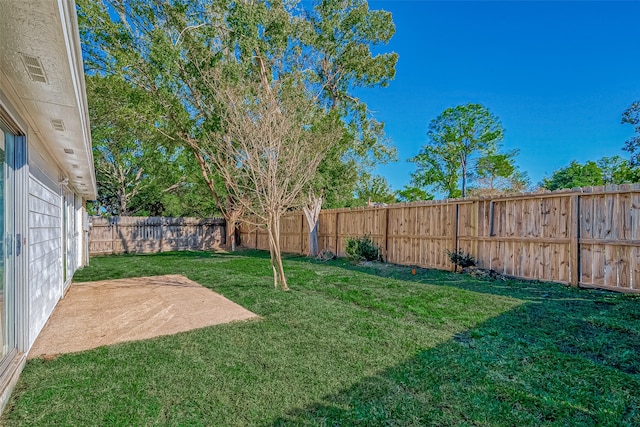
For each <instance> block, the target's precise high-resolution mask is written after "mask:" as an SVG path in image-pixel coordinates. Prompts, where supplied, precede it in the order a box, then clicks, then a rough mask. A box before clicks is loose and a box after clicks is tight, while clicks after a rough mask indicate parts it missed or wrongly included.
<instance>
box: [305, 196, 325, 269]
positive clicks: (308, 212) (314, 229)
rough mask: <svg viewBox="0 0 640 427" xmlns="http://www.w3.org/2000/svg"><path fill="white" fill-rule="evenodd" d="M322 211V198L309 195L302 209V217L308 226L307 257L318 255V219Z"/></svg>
mask: <svg viewBox="0 0 640 427" xmlns="http://www.w3.org/2000/svg"><path fill="white" fill-rule="evenodd" d="M321 209H322V196H315V195H310V196H309V201H308V202H307V205H306V206H303V207H302V211H303V212H304V217H305V218H306V220H307V225H308V226H309V251H308V253H307V255H308V256H310V257H314V256H317V255H318V219H319V218H320V210H321Z"/></svg>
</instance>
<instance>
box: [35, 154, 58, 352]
mask: <svg viewBox="0 0 640 427" xmlns="http://www.w3.org/2000/svg"><path fill="white" fill-rule="evenodd" d="M34 148H35V147H33V146H31V147H30V153H29V161H30V168H29V347H31V345H32V344H33V342H34V341H35V339H36V337H37V336H38V334H39V333H40V331H41V330H42V328H43V327H44V325H45V323H46V322H47V319H48V318H49V316H50V315H51V312H52V311H53V309H54V308H55V306H56V304H57V302H58V300H60V298H61V297H62V285H63V283H62V197H61V195H60V189H59V187H58V185H57V180H58V178H57V176H56V175H57V173H56V174H55V175H54V172H53V171H54V170H55V169H53V168H51V167H47V165H46V164H43V161H44V159H43V158H42V157H41V156H39V155H38V153H37V151H36V150H34ZM42 169H45V171H43V170H42ZM47 169H48V170H47ZM51 175H54V176H53V177H52V176H51Z"/></svg>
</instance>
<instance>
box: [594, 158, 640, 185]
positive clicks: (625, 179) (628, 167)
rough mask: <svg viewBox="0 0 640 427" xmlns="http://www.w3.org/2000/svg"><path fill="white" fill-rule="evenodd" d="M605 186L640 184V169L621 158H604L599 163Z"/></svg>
mask: <svg viewBox="0 0 640 427" xmlns="http://www.w3.org/2000/svg"><path fill="white" fill-rule="evenodd" d="M597 164H598V167H599V168H600V170H601V171H602V181H603V183H604V184H631V183H636V182H640V167H638V166H633V165H632V164H631V162H630V161H629V160H626V159H624V158H622V157H620V156H613V157H603V158H601V159H600V160H598V161H597Z"/></svg>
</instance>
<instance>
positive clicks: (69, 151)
mask: <svg viewBox="0 0 640 427" xmlns="http://www.w3.org/2000/svg"><path fill="white" fill-rule="evenodd" d="M64 152H65V153H67V154H73V150H72V149H71V148H65V149H64Z"/></svg>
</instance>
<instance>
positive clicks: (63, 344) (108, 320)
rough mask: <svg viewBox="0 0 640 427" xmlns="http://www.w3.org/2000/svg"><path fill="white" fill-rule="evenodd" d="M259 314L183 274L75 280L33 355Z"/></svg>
mask: <svg viewBox="0 0 640 427" xmlns="http://www.w3.org/2000/svg"><path fill="white" fill-rule="evenodd" d="M257 317H258V316H257V315H256V314H254V313H252V312H250V311H249V310H247V309H245V308H244V307H242V306H240V305H238V304H236V303H234V302H232V301H230V300H228V299H226V298H225V297H223V296H222V295H220V294H217V293H215V292H213V291H211V290H210V289H207V288H205V287H204V286H202V285H200V284H198V283H196V282H194V281H192V280H189V279H187V278H186V277H184V276H181V275H166V276H152V277H137V278H131V279H118V280H103V281H98V282H86V283H74V284H73V285H72V286H71V288H70V289H69V291H68V292H67V294H66V295H65V297H64V299H62V300H61V301H60V302H59V303H58V305H57V307H56V308H55V310H54V312H53V315H52V316H51V318H50V319H49V321H48V323H47V325H46V326H45V327H44V329H43V330H42V332H41V333H40V335H39V336H38V338H37V339H36V342H35V343H34V345H33V347H32V349H31V351H30V353H29V358H35V357H42V356H48V357H51V356H53V355H57V354H60V353H71V352H76V351H82V350H89V349H92V348H96V347H100V346H103V345H111V344H115V343H120V342H125V341H136V340H141V339H147V338H153V337H157V336H161V335H171V334H175V333H178V332H184V331H189V330H192V329H198V328H203V327H206V326H211V325H217V324H221V323H227V322H232V321H237V320H247V319H252V318H257Z"/></svg>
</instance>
